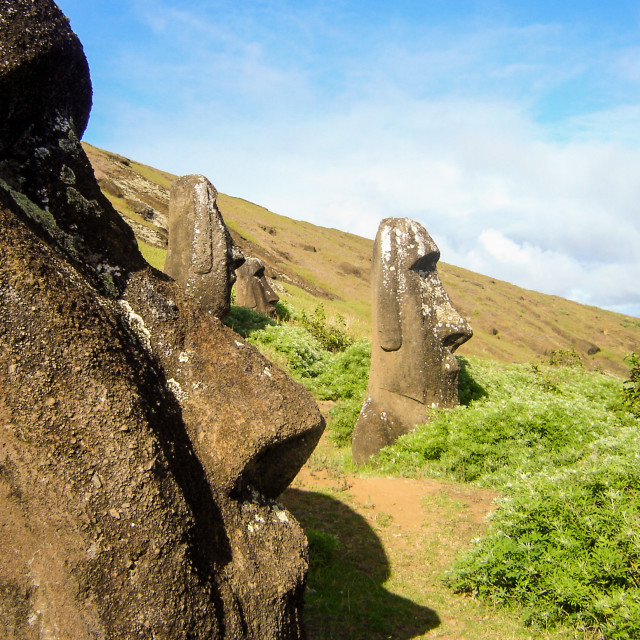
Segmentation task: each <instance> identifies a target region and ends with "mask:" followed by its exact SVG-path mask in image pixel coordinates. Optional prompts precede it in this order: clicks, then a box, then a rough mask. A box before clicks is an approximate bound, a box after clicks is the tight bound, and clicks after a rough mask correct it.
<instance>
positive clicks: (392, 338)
mask: <svg viewBox="0 0 640 640" xmlns="http://www.w3.org/2000/svg"><path fill="white" fill-rule="evenodd" d="M439 259H440V251H439V249H438V247H437V246H436V244H435V242H434V241H433V239H432V238H431V236H430V235H429V234H428V233H427V231H426V230H425V228H424V227H423V226H422V225H420V224H419V223H417V222H415V221H413V220H410V219H408V218H386V219H385V220H383V221H382V222H381V224H380V228H379V229H378V235H377V237H376V241H375V244H374V249H373V264H372V288H373V335H372V343H373V344H372V356H371V371H370V375H369V387H368V391H367V401H366V402H365V407H363V411H362V413H361V415H360V418H359V420H358V425H356V430H355V432H354V457H356V458H357V457H358V456H360V461H362V460H363V459H366V458H367V457H369V456H370V455H372V454H373V453H375V451H377V450H378V449H379V448H381V446H385V445H386V444H390V443H391V442H393V441H394V440H395V439H396V438H397V437H398V435H400V434H401V433H406V432H408V431H410V430H411V429H412V428H413V427H414V426H415V425H416V424H418V423H419V422H422V421H424V419H425V415H426V410H427V408H428V407H431V406H439V407H451V406H454V405H456V404H457V403H458V373H459V365H458V361H457V360H456V358H455V356H454V355H453V352H454V351H455V350H456V349H457V348H458V347H459V346H460V345H461V344H463V343H464V342H466V341H467V340H468V339H469V338H470V337H471V336H472V331H471V327H470V326H469V324H468V323H467V322H466V320H464V319H463V318H462V317H461V316H460V314H459V313H458V312H457V311H456V310H455V309H454V308H453V306H452V304H451V300H450V299H449V296H448V295H447V292H446V291H445V290H444V287H443V286H442V282H441V281H440V277H439V275H438V271H437V268H436V265H437V263H438V260H439ZM371 407H375V410H373V409H372V408H371ZM376 411H377V412H378V413H376ZM382 413H384V415H385V418H384V419H385V420H386V421H387V422H389V424H386V423H385V426H384V427H382V426H381V423H380V415H381V414H382ZM367 432H371V433H373V432H377V435H376V436H375V437H374V436H373V435H371V434H369V435H367ZM363 442H364V443H366V444H364V445H363V444H362V443H363ZM373 442H376V444H375V446H373V448H371V447H370V446H369V445H372V443H373ZM361 449H364V450H366V454H362V455H361V454H360V453H359V451H360V450H361Z"/></svg>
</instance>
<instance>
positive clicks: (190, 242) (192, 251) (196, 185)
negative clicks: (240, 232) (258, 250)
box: [164, 175, 244, 318]
mask: <svg viewBox="0 0 640 640" xmlns="http://www.w3.org/2000/svg"><path fill="white" fill-rule="evenodd" d="M217 197H218V192H217V191H216V189H215V187H214V186H213V185H212V184H211V183H210V182H209V181H208V180H207V179H206V178H205V177H204V176H200V175H190V176H183V177H182V178H178V179H177V180H176V181H175V182H174V183H173V184H172V185H171V195H170V199H169V248H168V251H167V261H166V263H165V267H164V270H165V273H167V274H168V275H170V276H171V277H172V278H174V279H175V280H176V282H178V283H179V284H181V285H182V286H183V287H184V288H185V289H186V290H187V291H188V292H189V293H190V294H191V295H192V296H194V297H195V298H196V300H198V303H199V305H200V307H201V308H202V309H203V310H205V311H208V312H210V313H211V314H213V315H214V316H216V317H218V318H224V317H225V316H226V315H227V314H228V313H229V306H230V304H231V287H232V286H233V283H234V282H235V280H236V274H235V270H236V269H237V268H238V267H240V265H241V264H242V263H243V262H244V256H243V255H242V251H240V249H239V248H238V247H236V246H235V245H234V244H233V240H232V239H231V234H230V233H229V231H228V229H227V227H226V225H225V223H224V220H223V219H222V215H221V214H220V211H219V210H218V206H217V204H216V198H217Z"/></svg>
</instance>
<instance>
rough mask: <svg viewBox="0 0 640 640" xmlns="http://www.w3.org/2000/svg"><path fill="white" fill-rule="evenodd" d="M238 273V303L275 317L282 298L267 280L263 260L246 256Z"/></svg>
mask: <svg viewBox="0 0 640 640" xmlns="http://www.w3.org/2000/svg"><path fill="white" fill-rule="evenodd" d="M236 275H237V276H238V279H237V281H236V304H237V305H239V306H241V307H248V308H249V309H254V310H255V311H258V312H259V313H264V314H265V315H267V316H271V317H272V318H273V317H275V315H276V302H278V300H280V298H279V297H278V294H277V293H276V292H275V291H274V290H273V288H272V287H271V285H270V284H269V282H268V281H267V278H266V276H265V273H264V264H262V260H260V259H258V258H251V257H249V258H246V259H245V262H244V264H243V265H242V266H241V267H239V268H238V269H236Z"/></svg>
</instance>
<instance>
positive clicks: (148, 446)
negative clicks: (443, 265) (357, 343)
mask: <svg viewBox="0 0 640 640" xmlns="http://www.w3.org/2000/svg"><path fill="white" fill-rule="evenodd" d="M15 16H20V21H19V22H18V23H17V24H19V25H20V29H22V31H23V32H24V34H25V35H24V38H25V42H24V44H25V46H24V47H18V46H17V45H16V44H15V43H16V42H17V41H16V39H15V37H14V36H13V34H14V32H15V31H16V29H15V28H14V27H15V25H14V23H13V22H12V17H15ZM61 16H62V14H61V13H60V12H59V11H58V9H57V7H55V5H54V4H53V3H52V2H48V1H46V0H33V1H32V2H24V1H19V2H18V1H15V2H4V3H3V14H2V23H0V27H1V28H0V38H1V39H0V42H1V44H2V49H1V50H2V56H3V60H10V61H11V63H10V65H5V68H7V69H9V72H8V73H11V74H14V75H13V77H14V78H18V77H29V76H28V74H26V73H22V71H21V53H20V52H21V51H23V50H26V51H30V50H31V49H32V48H36V49H37V47H38V43H37V42H33V43H32V42H31V41H30V39H29V38H30V34H31V35H33V37H34V38H37V37H39V34H41V33H46V34H49V35H48V36H47V38H49V39H50V41H51V42H74V38H75V36H73V34H72V33H71V31H70V29H69V27H68V24H67V22H66V20H65V19H64V18H63V17H61ZM27 18H28V20H27ZM29 20H31V21H32V22H29ZM41 22H42V24H41ZM12 25H13V26H12ZM56 51H57V49H56V48H55V47H51V48H48V49H47V48H46V47H44V48H43V49H42V53H39V54H38V55H39V56H40V62H39V64H40V67H39V68H41V69H48V70H50V71H51V73H52V77H56V74H57V76H58V77H63V78H66V79H65V80H64V82H63V83H62V87H63V88H61V89H60V91H58V92H53V93H52V96H51V100H52V103H51V104H48V105H44V104H42V105H41V107H42V109H43V111H42V113H45V114H49V113H53V114H60V113H65V114H66V115H67V116H68V119H67V120H66V121H64V122H63V123H60V122H58V123H57V124H56V120H55V117H54V118H53V124H52V130H51V131H48V130H47V127H46V126H45V125H46V123H47V122H49V123H50V120H51V119H50V118H49V116H48V115H46V117H44V118H43V120H42V121H41V122H40V123H39V124H38V125H37V126H39V127H40V128H41V131H40V132H39V133H38V138H37V140H35V142H34V139H32V137H31V133H30V131H32V130H35V128H34V129H30V127H31V125H30V124H29V123H26V125H25V126H26V127H27V130H23V131H16V135H15V136H14V138H13V140H14V142H13V143H6V144H3V145H2V147H1V148H2V152H1V153H0V181H1V182H0V225H1V228H2V234H1V236H0V425H1V427H2V428H0V636H2V637H7V638H30V639H31V638H51V637H58V638H74V640H76V639H77V640H84V639H87V640H88V639H89V638H91V639H92V640H94V639H96V638H123V639H125V640H126V639H128V638H131V639H133V638H152V637H154V638H172V639H179V638H184V639H185V640H186V638H214V639H222V638H225V639H226V638H234V639H235V638H256V639H257V638H265V639H271V638H273V639H275V638H283V639H285V640H287V639H291V640H294V639H297V638H301V637H303V636H304V631H303V629H302V622H301V611H302V595H303V588H304V581H305V573H306V567H307V551H306V541H305V538H304V535H303V532H302V531H301V529H300V527H299V526H298V525H297V523H296V522H295V520H294V519H293V517H292V516H291V515H290V514H288V513H287V512H286V511H285V510H283V509H282V508H281V507H279V506H278V505H277V503H275V502H274V499H275V498H276V497H277V495H278V494H279V493H280V492H281V491H282V490H283V489H284V487H286V485H287V484H288V482H290V480H291V478H292V477H293V476H294V475H295V474H296V472H297V470H298V469H299V468H300V466H301V465H302V464H303V462H304V460H305V459H306V457H307V456H308V455H309V454H310V452H311V451H312V449H313V448H314V446H315V444H316V443H317V441H318V439H319V437H320V435H321V433H322V430H323V428H324V422H323V420H322V418H321V416H320V414H319V412H318V410H317V407H316V405H315V402H314V401H313V399H312V398H311V396H310V395H309V394H308V393H307V392H306V391H304V389H303V388H302V387H301V386H300V385H298V384H296V383H295V382H293V381H292V380H290V379H289V378H288V377H286V376H285V375H284V374H283V373H282V372H281V371H279V370H278V369H277V368H275V367H274V366H273V365H271V363H269V362H268V361H267V360H266V359H264V358H263V357H262V356H261V355H260V354H259V353H258V352H257V351H256V350H255V349H253V348H252V347H250V346H249V345H246V344H245V343H244V341H242V340H241V339H239V337H238V336H237V334H235V333H233V332H232V331H231V330H230V329H228V328H226V327H224V326H223V325H222V324H221V322H220V321H219V320H218V319H217V318H215V317H213V316H211V315H210V314H207V313H202V311H201V310H200V309H199V308H198V305H197V302H196V301H195V300H194V299H193V298H191V297H189V296H186V295H185V294H184V293H183V292H182V291H181V289H180V287H179V286H178V285H177V284H175V283H174V282H172V281H170V280H169V279H168V278H167V277H165V276H163V275H162V274H159V273H158V272H155V271H153V270H152V269H150V268H148V267H146V266H145V265H144V263H143V262H142V260H141V258H140V256H139V253H138V252H137V248H136V246H135V242H134V241H133V239H132V235H131V234H129V233H128V231H127V229H128V228H127V227H124V229H125V230H124V231H123V228H122V226H121V225H119V224H118V222H117V221H118V220H119V217H118V216H117V214H116V212H115V211H114V210H113V209H112V208H111V207H110V205H109V204H108V202H106V201H105V200H104V199H101V197H100V196H99V195H98V194H99V190H98V188H97V185H96V184H95V181H94V180H93V178H92V176H91V175H90V173H88V172H86V171H85V168H83V167H84V162H85V160H86V157H84V154H83V153H80V151H78V148H79V144H77V134H78V132H79V131H80V128H78V127H77V125H76V124H75V122H76V118H77V117H78V116H76V115H75V113H73V110H71V111H70V110H69V109H68V108H67V106H65V105H68V104H69V103H70V102H71V103H73V101H74V100H73V97H70V96H68V95H67V93H66V91H67V89H68V87H73V86H78V87H80V88H82V87H86V86H88V83H89V79H88V73H87V72H86V68H87V67H86V62H84V63H83V56H82V52H81V49H78V48H77V47H76V48H75V51H76V54H75V55H77V56H82V60H80V59H78V60H76V61H75V63H74V64H71V65H69V66H67V65H66V59H65V58H58V57H56V56H57V54H56ZM47 56H49V59H47ZM60 60H61V62H58V63H57V62H56V61H60ZM24 64H25V65H29V64H31V62H30V59H29V58H25V62H24ZM57 64H64V65H65V68H64V69H58V67H57V66H56V65H57ZM69 69H72V70H75V71H73V72H71V71H69ZM21 73H22V75H21ZM67 73H71V75H70V76H69V77H68V78H67V77H66V75H65V74H67ZM73 73H76V74H77V77H74V76H73ZM2 74H4V70H3V71H0V76H2ZM2 77H3V78H4V76H2ZM3 81H4V80H2V79H0V82H3ZM2 86H3V87H9V86H10V87H11V91H12V92H15V91H19V89H20V84H19V83H15V82H14V83H13V84H10V85H9V84H4V85H2ZM63 89H64V90H63ZM4 95H5V94H4V93H3V99H4ZM82 95H84V94H83V92H82V90H81V97H82ZM11 100H13V101H14V102H15V100H14V98H11ZM33 113H36V114H37V113H39V111H38V109H36V108H35V106H34V110H33ZM72 120H73V122H72ZM21 122H23V121H22V120H15V121H14V126H16V127H17V126H18V125H19V124H20V123H21ZM23 123H24V122H23ZM32 124H34V127H35V123H32ZM56 127H57V128H56ZM81 128H82V127H81ZM5 140H6V138H5ZM34 144H35V146H34ZM64 167H67V169H68V171H67V170H65V169H64ZM71 173H73V174H74V176H75V181H73V179H72V176H71ZM91 232H95V234H96V235H95V237H90V233H91ZM87 234H89V235H87Z"/></svg>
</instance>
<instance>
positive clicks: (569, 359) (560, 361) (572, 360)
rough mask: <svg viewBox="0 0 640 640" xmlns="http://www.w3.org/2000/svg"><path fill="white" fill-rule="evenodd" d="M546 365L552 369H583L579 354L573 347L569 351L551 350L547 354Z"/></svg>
mask: <svg viewBox="0 0 640 640" xmlns="http://www.w3.org/2000/svg"><path fill="white" fill-rule="evenodd" d="M548 363H549V364H550V365H551V366H552V367H577V368H579V369H583V368H584V364H582V359H581V358H580V354H579V353H578V352H577V351H576V350H575V349H574V348H573V347H571V349H553V351H551V353H550V354H549V360H548Z"/></svg>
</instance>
